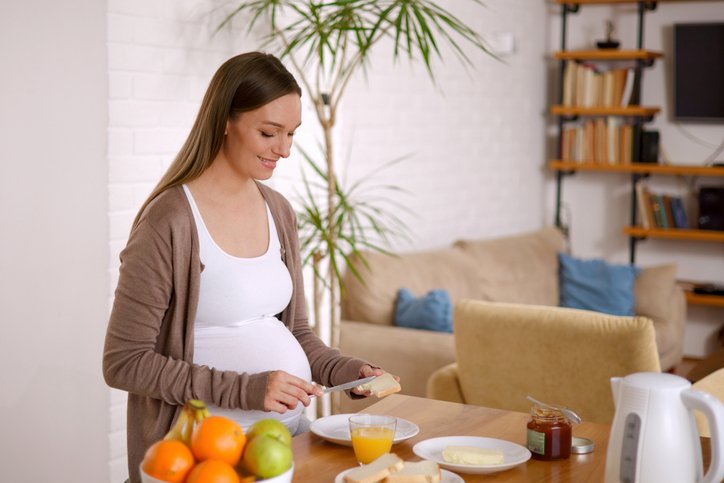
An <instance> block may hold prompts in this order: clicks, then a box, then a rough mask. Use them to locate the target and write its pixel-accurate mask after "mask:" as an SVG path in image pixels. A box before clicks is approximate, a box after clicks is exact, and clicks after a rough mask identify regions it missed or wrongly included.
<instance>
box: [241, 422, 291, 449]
mask: <svg viewBox="0 0 724 483" xmlns="http://www.w3.org/2000/svg"><path fill="white" fill-rule="evenodd" d="M262 434H266V435H267V436H271V437H272V438H276V439H278V440H279V441H281V442H282V443H284V444H286V445H287V446H291V444H292V435H291V433H289V430H288V429H287V427H286V426H284V424H283V423H281V422H279V421H278V420H276V419H272V418H267V419H260V420H259V421H257V422H255V423H254V424H252V425H251V427H250V428H249V431H247V432H246V439H247V440H249V441H251V440H252V439H254V438H255V437H257V436H260V435H262Z"/></svg>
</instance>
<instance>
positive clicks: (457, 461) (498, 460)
mask: <svg viewBox="0 0 724 483" xmlns="http://www.w3.org/2000/svg"><path fill="white" fill-rule="evenodd" d="M412 452H413V453H415V454H416V455H417V456H419V457H420V458H423V459H426V460H430V461H434V462H435V463H437V464H439V465H440V466H441V467H442V468H446V469H448V470H452V471H455V472H458V473H470V474H486V473H496V472H498V471H504V470H507V469H510V468H513V467H515V466H518V465H520V464H522V463H525V462H526V461H528V460H529V459H530V457H531V454H530V451H529V450H528V448H525V447H523V446H521V445H519V444H515V443H512V442H510V441H505V440H502V439H495V438H481V437H477V436H447V437H442V438H431V439H426V440H424V441H420V442H419V443H417V444H416V445H415V446H413V447H412Z"/></svg>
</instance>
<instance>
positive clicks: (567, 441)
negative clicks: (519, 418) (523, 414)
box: [528, 406, 571, 461]
mask: <svg viewBox="0 0 724 483" xmlns="http://www.w3.org/2000/svg"><path fill="white" fill-rule="evenodd" d="M530 414H531V420H530V421H528V449H529V450H530V452H531V453H532V456H533V459H537V460H543V461H552V460H562V459H566V458H568V457H569V456H570V455H571V423H570V421H568V419H566V418H565V417H564V416H563V414H561V413H560V411H556V410H551V409H545V408H541V407H539V406H533V408H532V409H531V410H530Z"/></svg>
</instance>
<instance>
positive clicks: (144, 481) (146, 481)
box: [141, 463, 294, 483]
mask: <svg viewBox="0 0 724 483" xmlns="http://www.w3.org/2000/svg"><path fill="white" fill-rule="evenodd" d="M292 476H294V463H292V467H291V468H289V469H288V470H287V471H285V472H284V473H282V474H281V475H279V476H275V477H274V478H268V479H266V480H257V481H258V482H262V481H263V482H264V483H291V482H292ZM141 483H166V482H165V481H163V480H159V479H158V478H154V477H152V476H149V475H147V474H146V473H144V472H143V470H141Z"/></svg>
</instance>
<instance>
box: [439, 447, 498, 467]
mask: <svg viewBox="0 0 724 483" xmlns="http://www.w3.org/2000/svg"><path fill="white" fill-rule="evenodd" d="M442 458H443V459H444V460H445V461H447V462H448V463H453V464H457V465H500V464H503V463H505V456H504V455H503V452H502V451H500V450H498V449H485V448H477V447H475V446H448V447H447V448H445V449H444V450H443V452H442Z"/></svg>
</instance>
